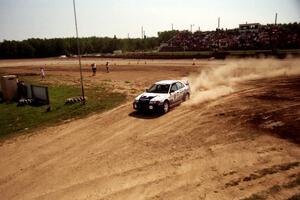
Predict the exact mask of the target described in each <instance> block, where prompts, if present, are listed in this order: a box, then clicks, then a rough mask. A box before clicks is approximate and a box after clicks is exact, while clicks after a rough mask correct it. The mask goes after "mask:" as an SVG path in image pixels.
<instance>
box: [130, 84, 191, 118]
mask: <svg viewBox="0 0 300 200" xmlns="http://www.w3.org/2000/svg"><path fill="white" fill-rule="evenodd" d="M190 95H191V89H190V86H189V82H188V81H186V80H183V81H182V80H164V81H159V82H156V83H155V84H153V85H152V86H151V87H150V88H149V89H147V90H146V92H144V93H143V94H140V95H139V96H137V97H136V98H135V99H134V102H133V108H134V109H135V110H138V111H162V112H163V113H167V112H168V111H169V109H170V107H173V106H176V105H179V104H180V103H181V102H183V101H186V100H187V99H189V97H190Z"/></svg>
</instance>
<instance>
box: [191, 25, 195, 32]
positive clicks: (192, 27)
mask: <svg viewBox="0 0 300 200" xmlns="http://www.w3.org/2000/svg"><path fill="white" fill-rule="evenodd" d="M193 26H195V24H191V32H193Z"/></svg>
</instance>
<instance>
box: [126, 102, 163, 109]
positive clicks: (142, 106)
mask: <svg viewBox="0 0 300 200" xmlns="http://www.w3.org/2000/svg"><path fill="white" fill-rule="evenodd" d="M132 106H133V109H135V110H138V111H160V110H161V109H162V108H163V105H160V104H153V103H150V102H142V101H135V102H133V105H132Z"/></svg>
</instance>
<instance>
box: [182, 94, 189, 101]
mask: <svg viewBox="0 0 300 200" xmlns="http://www.w3.org/2000/svg"><path fill="white" fill-rule="evenodd" d="M189 99H190V94H189V93H186V94H185V95H184V97H183V101H187V100H189Z"/></svg>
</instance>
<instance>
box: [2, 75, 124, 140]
mask: <svg viewBox="0 0 300 200" xmlns="http://www.w3.org/2000/svg"><path fill="white" fill-rule="evenodd" d="M26 79H27V80H33V82H35V79H36V78H35V77H26ZM85 93H86V96H87V97H88V100H87V103H86V104H85V105H82V104H81V103H75V104H68V105H65V99H67V98H69V97H75V96H79V95H80V94H81V89H80V88H79V87H74V86H67V85H56V84H52V85H50V86H49V97H50V106H51V111H50V112H46V110H47V108H48V105H45V106H40V107H34V106H29V105H26V106H20V107H18V106H17V103H1V104H0V110H1V112H0V119H1V120H0V139H3V138H5V137H8V136H10V135H15V134H19V133H21V132H22V133H26V132H28V131H29V130H30V131H32V129H34V128H38V127H43V126H46V125H47V126H48V125H53V124H56V123H61V122H63V121H66V120H69V119H73V118H78V117H82V116H86V115H88V114H90V113H93V112H101V111H105V110H108V109H111V108H114V107H116V106H118V105H119V104H120V103H122V102H124V100H125V95H123V94H119V93H113V92H111V91H110V88H109V87H108V86H107V85H104V84H103V85H97V86H95V87H93V88H88V89H86V91H85Z"/></svg>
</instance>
